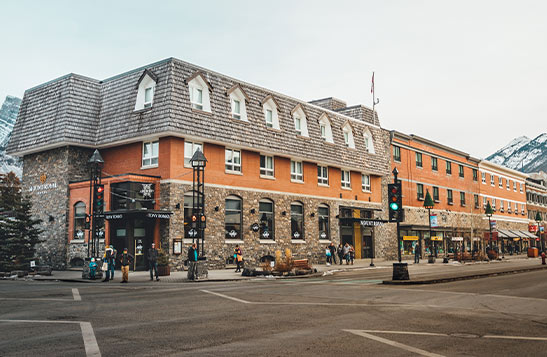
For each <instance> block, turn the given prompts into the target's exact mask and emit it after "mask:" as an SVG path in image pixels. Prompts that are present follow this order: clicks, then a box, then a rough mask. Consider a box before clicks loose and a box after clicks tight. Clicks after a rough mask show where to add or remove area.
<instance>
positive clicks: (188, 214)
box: [183, 191, 194, 238]
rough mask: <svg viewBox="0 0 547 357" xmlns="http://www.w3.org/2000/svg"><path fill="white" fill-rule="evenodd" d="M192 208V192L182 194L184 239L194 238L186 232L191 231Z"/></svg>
mask: <svg viewBox="0 0 547 357" xmlns="http://www.w3.org/2000/svg"><path fill="white" fill-rule="evenodd" d="M192 207H193V197H192V192H191V191H190V192H188V193H185V194H184V212H183V214H184V238H194V237H191V236H190V234H189V233H188V232H190V229H192V224H191V222H192Z"/></svg>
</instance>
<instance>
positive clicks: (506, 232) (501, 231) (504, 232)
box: [498, 229, 519, 239]
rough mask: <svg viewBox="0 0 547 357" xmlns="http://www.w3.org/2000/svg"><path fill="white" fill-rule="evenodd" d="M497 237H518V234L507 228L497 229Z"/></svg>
mask: <svg viewBox="0 0 547 357" xmlns="http://www.w3.org/2000/svg"><path fill="white" fill-rule="evenodd" d="M498 237H500V238H506V239H508V238H518V237H519V236H518V234H515V233H513V232H511V231H509V230H507V229H498Z"/></svg>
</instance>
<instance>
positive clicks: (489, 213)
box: [484, 201, 494, 256]
mask: <svg viewBox="0 0 547 357" xmlns="http://www.w3.org/2000/svg"><path fill="white" fill-rule="evenodd" d="M484 214H486V216H487V217H488V228H489V229H490V235H489V236H488V247H489V248H490V249H492V223H490V218H491V217H492V215H493V214H494V210H493V209H492V206H491V205H490V201H488V202H487V203H486V208H485V209H484ZM486 255H487V256H488V251H486Z"/></svg>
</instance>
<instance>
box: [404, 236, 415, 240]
mask: <svg viewBox="0 0 547 357" xmlns="http://www.w3.org/2000/svg"><path fill="white" fill-rule="evenodd" d="M403 240H418V236H403Z"/></svg>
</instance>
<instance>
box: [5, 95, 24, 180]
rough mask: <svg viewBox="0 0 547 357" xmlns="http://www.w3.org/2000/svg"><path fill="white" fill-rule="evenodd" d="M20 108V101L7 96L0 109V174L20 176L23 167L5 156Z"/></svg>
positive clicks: (14, 159)
mask: <svg viewBox="0 0 547 357" xmlns="http://www.w3.org/2000/svg"><path fill="white" fill-rule="evenodd" d="M20 106H21V99H19V98H17V97H12V96H9V95H8V96H7V97H6V100H5V101H4V104H2V107H1V108H0V173H7V172H10V171H13V172H15V173H16V174H17V175H18V176H21V173H22V167H23V165H22V163H21V162H20V160H18V159H16V158H14V157H12V156H9V155H6V148H7V146H8V141H9V139H10V137H11V131H12V129H13V126H14V125H15V121H16V120H17V114H18V113H19V108H20Z"/></svg>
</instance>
